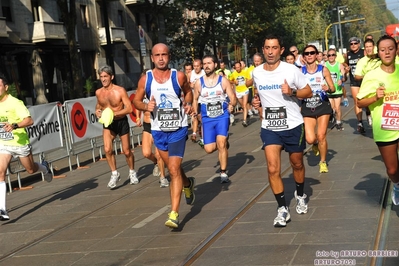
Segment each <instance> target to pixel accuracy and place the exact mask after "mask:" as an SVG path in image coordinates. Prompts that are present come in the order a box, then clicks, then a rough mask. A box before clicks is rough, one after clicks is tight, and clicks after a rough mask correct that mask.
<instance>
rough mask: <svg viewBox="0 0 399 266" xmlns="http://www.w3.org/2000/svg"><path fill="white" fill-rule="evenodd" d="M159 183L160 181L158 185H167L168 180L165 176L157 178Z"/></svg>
mask: <svg viewBox="0 0 399 266" xmlns="http://www.w3.org/2000/svg"><path fill="white" fill-rule="evenodd" d="M159 183H161V184H160V185H159V187H169V181H168V179H166V178H165V177H162V178H161V179H159Z"/></svg>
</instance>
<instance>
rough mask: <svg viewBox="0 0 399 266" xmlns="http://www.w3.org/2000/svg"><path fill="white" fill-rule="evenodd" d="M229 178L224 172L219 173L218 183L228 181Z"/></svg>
mask: <svg viewBox="0 0 399 266" xmlns="http://www.w3.org/2000/svg"><path fill="white" fill-rule="evenodd" d="M229 182H230V179H229V176H228V175H227V174H226V173H220V184H223V183H229Z"/></svg>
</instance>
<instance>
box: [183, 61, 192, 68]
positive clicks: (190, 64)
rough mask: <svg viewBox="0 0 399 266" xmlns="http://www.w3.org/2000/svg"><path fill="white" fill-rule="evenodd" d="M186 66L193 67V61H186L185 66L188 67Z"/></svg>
mask: <svg viewBox="0 0 399 266" xmlns="http://www.w3.org/2000/svg"><path fill="white" fill-rule="evenodd" d="M186 66H190V67H193V63H191V62H186V63H185V64H184V67H186Z"/></svg>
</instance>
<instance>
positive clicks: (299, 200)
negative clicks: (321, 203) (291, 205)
mask: <svg viewBox="0 0 399 266" xmlns="http://www.w3.org/2000/svg"><path fill="white" fill-rule="evenodd" d="M294 197H295V199H296V208H295V209H296V212H297V213H298V214H302V213H307V212H308V203H307V202H306V197H307V196H306V194H305V193H304V194H303V196H302V197H300V196H298V195H297V194H296V190H295V192H294Z"/></svg>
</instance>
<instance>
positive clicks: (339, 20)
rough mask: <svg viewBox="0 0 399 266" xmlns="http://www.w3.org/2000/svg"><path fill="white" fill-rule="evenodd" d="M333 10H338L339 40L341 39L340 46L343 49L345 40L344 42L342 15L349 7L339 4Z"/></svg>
mask: <svg viewBox="0 0 399 266" xmlns="http://www.w3.org/2000/svg"><path fill="white" fill-rule="evenodd" d="M333 10H337V14H338V27H339V41H340V47H339V48H341V49H343V48H344V45H343V42H342V27H341V16H343V15H344V11H348V7H347V6H337V7H336V8H333ZM341 51H342V50H341Z"/></svg>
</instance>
